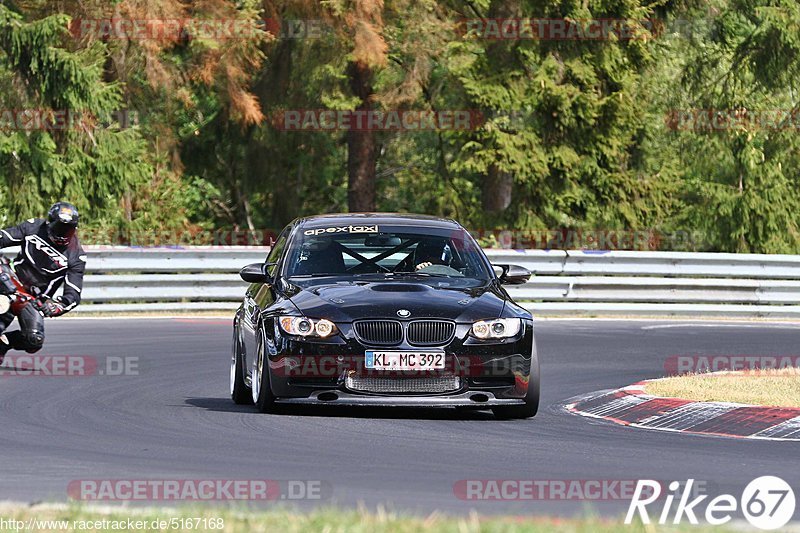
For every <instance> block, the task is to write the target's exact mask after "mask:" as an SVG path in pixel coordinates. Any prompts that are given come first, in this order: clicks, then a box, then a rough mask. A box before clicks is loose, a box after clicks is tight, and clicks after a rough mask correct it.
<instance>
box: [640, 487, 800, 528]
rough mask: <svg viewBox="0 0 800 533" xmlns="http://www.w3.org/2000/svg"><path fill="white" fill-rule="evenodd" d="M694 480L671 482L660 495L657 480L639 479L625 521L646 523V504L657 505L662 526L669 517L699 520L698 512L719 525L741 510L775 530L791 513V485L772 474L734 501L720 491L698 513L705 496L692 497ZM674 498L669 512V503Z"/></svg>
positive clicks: (754, 522)
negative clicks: (703, 510) (663, 495)
mask: <svg viewBox="0 0 800 533" xmlns="http://www.w3.org/2000/svg"><path fill="white" fill-rule="evenodd" d="M693 485H694V480H693V479H690V480H688V481H687V482H686V483H685V484H681V483H679V482H678V481H673V482H672V483H670V484H669V493H668V494H667V495H666V497H665V498H661V496H662V494H661V491H662V489H661V487H662V485H661V483H659V482H658V481H653V480H649V479H644V480H639V481H638V483H637V484H636V489H635V491H634V494H633V500H631V504H630V506H629V507H628V514H627V515H626V516H625V523H626V524H630V523H631V522H632V521H633V519H634V517H635V516H636V514H637V513H638V515H639V518H640V519H641V520H642V522H643V523H644V524H649V523H650V520H651V518H650V512H649V510H648V506H649V505H651V504H653V503H655V502H656V501H658V502H659V503H658V504H656V505H653V507H654V509H652V510H658V509H657V508H658V507H659V506H660V504H661V502H662V501H663V507H661V510H660V513H659V515H658V519H657V521H658V523H659V524H661V525H665V524H667V523H669V522H670V517H671V518H672V523H673V524H680V523H681V522H682V521H683V519H684V517H685V518H686V520H688V521H689V523H690V524H693V525H697V524H698V523H699V521H698V519H697V517H698V515H700V516H703V517H704V518H705V521H706V522H707V523H709V524H712V525H722V524H726V523H728V522H730V521H731V519H732V518H733V514H734V513H736V512H737V510H738V509H741V512H742V514H743V515H744V517H745V518H746V519H747V521H748V522H750V524H751V525H753V526H755V527H757V528H759V529H766V530H773V529H778V528H781V527H783V526H785V525H786V524H787V523H788V522H789V520H791V519H792V516H794V511H795V497H794V491H793V490H792V487H791V486H789V484H788V483H786V481H784V480H783V479H781V478H779V477H775V476H762V477H759V478H756V479H754V480H753V481H751V482H750V483H749V484H748V485H747V487H745V489H744V491H743V492H742V496H741V498H740V499H739V500H737V499H736V498H735V497H734V496H733V495H731V494H722V495H720V496H717V497H715V498H713V499H712V500H710V501H708V502H707V503H705V512H704V513H702V514H701V508H702V506H701V504H703V503H704V500H705V499H706V498H708V495H702V496H697V497H696V498H694V499H692V500H690V499H689V498H691V497H692V495H693V494H692V486H693ZM676 500H677V504H676V505H675V509H674V511H673V504H674V503H675V501H676Z"/></svg>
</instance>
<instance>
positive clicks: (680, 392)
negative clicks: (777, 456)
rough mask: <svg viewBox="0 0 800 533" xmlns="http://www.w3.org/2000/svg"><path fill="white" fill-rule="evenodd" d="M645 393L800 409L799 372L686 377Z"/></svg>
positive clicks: (669, 380) (651, 385) (655, 383)
mask: <svg viewBox="0 0 800 533" xmlns="http://www.w3.org/2000/svg"><path fill="white" fill-rule="evenodd" d="M645 392H647V393H648V394H652V395H654V396H666V397H669V398H685V399H687V400H699V401H708V402H711V401H716V402H733V403H743V404H749V405H768V406H774V407H800V369H797V368H784V369H779V370H777V369H771V370H751V371H742V372H725V373H719V372H717V373H700V374H686V375H682V376H675V377H670V378H665V379H661V380H658V381H653V382H651V383H648V384H647V386H646V387H645Z"/></svg>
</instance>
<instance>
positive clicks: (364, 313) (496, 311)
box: [290, 281, 505, 322]
mask: <svg viewBox="0 0 800 533" xmlns="http://www.w3.org/2000/svg"><path fill="white" fill-rule="evenodd" d="M290 293H291V295H290V299H291V301H292V303H294V304H295V305H296V306H297V308H298V309H299V310H300V311H301V312H302V313H303V314H305V315H306V316H308V317H311V318H327V319H329V320H332V321H334V322H352V321H354V320H360V319H365V318H394V319H397V318H398V316H399V315H398V313H397V312H398V311H399V310H401V309H405V310H407V311H410V312H411V315H410V316H408V317H403V318H408V319H410V320H413V319H415V318H446V319H451V320H455V321H457V322H473V321H475V320H481V319H486V318H497V317H499V316H500V315H501V313H502V312H503V307H504V305H505V297H504V295H503V293H502V292H501V291H498V290H497V289H496V288H495V287H494V286H493V285H487V286H484V287H477V288H469V289H456V288H449V287H448V288H444V287H435V286H431V285H428V284H425V283H409V282H386V281H383V282H376V283H364V282H358V283H349V282H348V283H334V284H319V285H312V286H308V287H305V288H301V287H298V286H293V287H292V290H291V291H290Z"/></svg>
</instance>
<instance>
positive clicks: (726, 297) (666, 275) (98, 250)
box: [6, 247, 800, 317]
mask: <svg viewBox="0 0 800 533" xmlns="http://www.w3.org/2000/svg"><path fill="white" fill-rule="evenodd" d="M8 252H9V250H6V253H8ZM87 253H88V255H89V261H88V266H87V276H86V280H85V285H84V291H83V299H84V301H83V305H81V306H80V307H78V309H77V310H76V312H81V313H90V312H127V311H157V312H160V311H205V310H209V311H226V312H227V311H232V310H233V309H235V308H236V307H237V306H238V303H239V302H240V301H241V299H242V296H243V294H244V290H245V288H246V286H247V285H246V284H245V283H244V282H243V281H241V279H240V278H239V276H238V275H237V272H238V270H239V269H240V268H241V267H242V266H244V265H246V264H249V263H256V262H260V261H264V259H265V257H266V255H267V253H268V249H267V248H254V247H242V248H237V247H224V248H211V247H194V248H174V249H173V248H140V249H137V248H124V247H88V248H87ZM487 255H488V256H489V259H490V260H491V261H492V262H493V263H512V264H518V265H521V266H524V267H526V268H528V269H530V270H531V271H533V272H534V273H535V275H534V276H533V277H532V278H531V280H530V282H529V283H526V284H525V285H518V286H508V291H509V293H510V294H511V295H512V296H513V297H514V298H515V299H516V300H517V301H518V302H520V303H521V304H522V305H524V306H525V307H526V308H528V309H530V310H531V311H533V312H534V313H536V314H539V315H633V316H644V315H648V316H650V315H653V316H657V315H698V316H701V315H721V316H730V317H753V316H764V317H800V304H798V302H800V256H790V255H757V254H717V253H678V252H625V251H611V252H597V251H564V250H551V251H546V250H525V251H514V250H488V251H487Z"/></svg>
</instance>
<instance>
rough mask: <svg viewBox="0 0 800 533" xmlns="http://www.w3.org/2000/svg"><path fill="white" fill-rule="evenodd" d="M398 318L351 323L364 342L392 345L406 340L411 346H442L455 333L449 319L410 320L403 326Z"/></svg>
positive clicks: (454, 326) (452, 323)
mask: <svg viewBox="0 0 800 533" xmlns="http://www.w3.org/2000/svg"><path fill="white" fill-rule="evenodd" d="M403 325H404V324H403V323H402V322H400V321H399V320H359V321H357V322H355V323H354V324H353V327H354V329H355V332H356V335H357V336H358V338H359V339H360V340H361V341H363V342H364V343H365V344H369V345H382V346H393V345H398V344H400V343H402V342H403V340H404V339H405V340H407V341H408V344H410V345H412V346H443V345H445V344H448V343H449V342H450V341H451V340H452V339H453V336H454V335H455V332H456V325H455V323H454V322H451V321H449V320H412V321H411V322H408V323H407V327H406V328H404V327H403Z"/></svg>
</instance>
